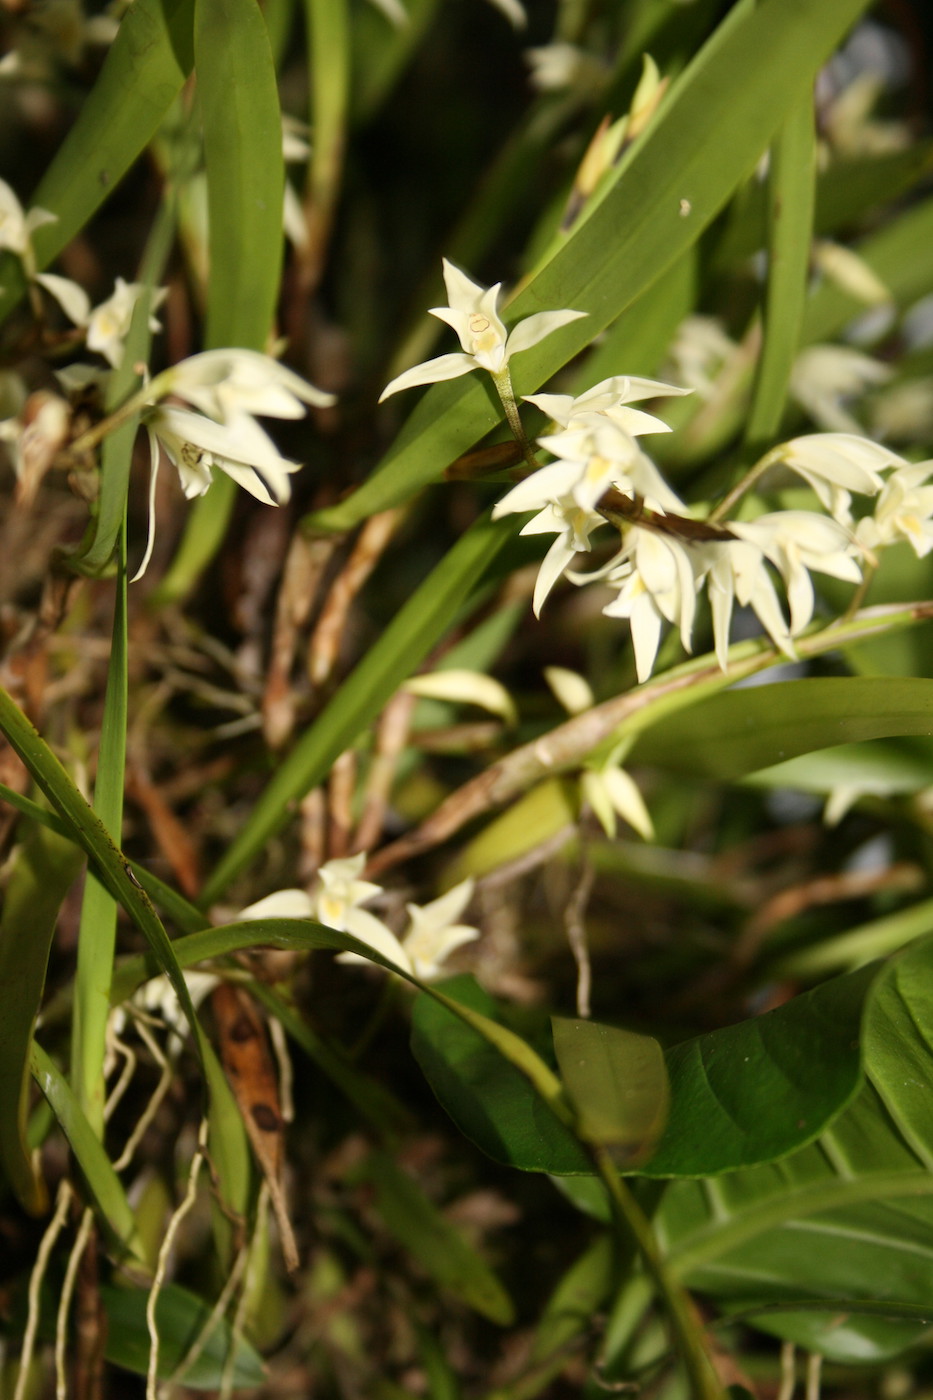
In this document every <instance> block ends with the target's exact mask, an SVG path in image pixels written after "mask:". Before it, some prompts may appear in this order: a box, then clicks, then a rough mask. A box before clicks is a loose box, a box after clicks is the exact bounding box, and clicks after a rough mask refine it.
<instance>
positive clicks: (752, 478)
mask: <svg viewBox="0 0 933 1400" xmlns="http://www.w3.org/2000/svg"><path fill="white" fill-rule="evenodd" d="M779 460H780V456H779V453H778V452H766V453H765V455H764V456H763V457H762V458H761V460H760V461H759V462H756V463H755V465H754V466H753V467H752V469H751V471H749V472H746V473H745V475H744V476H743V477H742V480H741V481H740V482H738V484H737V485H735V486H733V488H732V490H731V491H729V492H728V494H727V495H725V496H724V497H723V499H722V500H721V501H720V502H719V505H718V506H716V508H715V509H714V510H712V511H710V514H709V515H708V516H707V520H708V522H709V523H710V524H715V523H716V521H717V520H722V519H723V517H724V516H726V515H728V514H729V511H730V510H732V508H733V506H734V505H735V504H736V503H737V502H738V501H740V500H741V499H742V497H743V496H744V495H745V493H746V491H748V490H750V489H751V487H752V486H754V484H755V482H756V481H760V480H761V478H762V477H763V476H764V474H765V472H766V471H767V470H768V469H769V468H770V467H773V466H774V464H775V462H777V461H779Z"/></svg>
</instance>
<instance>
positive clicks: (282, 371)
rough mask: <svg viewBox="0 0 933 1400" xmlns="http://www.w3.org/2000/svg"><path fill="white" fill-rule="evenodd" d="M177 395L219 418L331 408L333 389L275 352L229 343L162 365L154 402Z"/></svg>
mask: <svg viewBox="0 0 933 1400" xmlns="http://www.w3.org/2000/svg"><path fill="white" fill-rule="evenodd" d="M168 394H173V395H175V396H176V397H177V398H180V399H184V400H185V402H186V403H189V404H191V405H192V407H194V408H197V409H199V410H200V412H201V413H205V414H207V416H208V417H209V418H214V419H216V421H217V422H218V423H226V422H230V421H231V420H240V419H241V418H242V416H243V415H244V414H257V415H259V416H261V417H265V418H302V417H303V416H304V414H305V413H306V412H307V405H310V406H311V407H314V408H328V407H330V406H331V405H332V404H333V403H335V402H336V400H335V397H334V395H333V394H328V393H326V392H325V391H324V390H323V389H318V388H317V387H316V386H315V385H314V384H309V383H308V381H307V380H306V379H302V378H301V375H299V374H295V372H294V370H290V369H289V368H288V367H287V366H286V365H283V364H282V363H281V362H280V361H279V360H274V359H273V358H272V357H271V355H261V354H260V353H259V352H258V351H256V350H243V349H240V348H231V349H223V350H204V351H202V352H201V354H200V355H192V356H191V357H190V358H189V359H187V360H181V361H180V362H179V363H178V364H177V365H173V366H172V367H171V369H167V370H163V371H162V373H161V374H159V375H157V376H156V377H155V379H153V381H152V383H151V384H150V386H149V398H148V401H149V402H150V403H156V402H157V401H158V400H159V399H163V398H165V397H166V396H167V395H168Z"/></svg>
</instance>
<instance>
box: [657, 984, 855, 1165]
mask: <svg viewBox="0 0 933 1400" xmlns="http://www.w3.org/2000/svg"><path fill="white" fill-rule="evenodd" d="M875 975H876V969H875V968H866V969H864V970H863V971H861V972H858V973H853V974H851V975H850V976H848V977H839V978H835V979H834V980H833V981H831V982H826V983H824V984H823V985H822V986H819V987H816V988H815V989H814V990H813V991H811V992H805V993H803V995H801V996H797V997H794V998H793V1000H792V1001H789V1002H787V1003H786V1004H785V1005H784V1006H781V1007H778V1008H777V1010H775V1011H769V1012H767V1013H766V1014H765V1015H764V1016H755V1017H752V1018H751V1019H749V1020H747V1021H741V1022H739V1024H738V1025H735V1026H726V1027H724V1028H723V1029H722V1030H718V1031H710V1032H708V1033H707V1034H705V1035H700V1036H696V1037H695V1038H694V1039H692V1040H687V1041H684V1042H683V1043H682V1044H680V1045H674V1046H671V1047H670V1048H669V1049H668V1050H667V1051H666V1058H667V1066H668V1070H669V1071H670V1076H671V1108H670V1115H669V1118H668V1125H667V1131H666V1132H665V1133H664V1135H663V1136H662V1138H661V1141H660V1143H659V1145H658V1148H657V1151H656V1152H655V1153H654V1155H653V1156H652V1157H651V1158H650V1159H649V1160H648V1162H647V1163H646V1164H645V1165H644V1166H642V1167H640V1168H639V1172H640V1173H641V1174H642V1175H646V1176H658V1177H663V1176H711V1175H713V1174H717V1173H721V1172H726V1171H732V1170H734V1169H735V1168H737V1167H741V1166H750V1165H752V1164H755V1163H758V1162H767V1161H773V1160H776V1159H779V1158H781V1157H786V1156H787V1155H788V1154H789V1153H791V1152H795V1151H796V1150H797V1149H798V1148H800V1147H802V1146H804V1144H806V1143H808V1142H812V1141H813V1139H814V1138H815V1137H816V1136H817V1134H818V1133H820V1132H821V1131H822V1130H823V1129H824V1128H825V1127H826V1125H827V1123H829V1122H831V1121H832V1120H833V1119H834V1118H835V1117H836V1116H837V1114H838V1113H839V1112H840V1111H841V1110H842V1109H843V1108H844V1107H845V1105H846V1104H847V1103H848V1102H849V1101H850V1100H851V1098H852V1097H853V1095H854V1094H855V1093H856V1092H857V1091H858V1088H859V1084H860V1082H861V1068H860V1060H859V1028H860V1024H861V1018H862V1009H863V1005H864V1002H865V995H866V992H867V991H868V989H869V987H870V986H871V983H872V980H873V978H874V977H875ZM814 1065H819V1067H820V1068H819V1073H818V1074H814V1072H813V1067H814Z"/></svg>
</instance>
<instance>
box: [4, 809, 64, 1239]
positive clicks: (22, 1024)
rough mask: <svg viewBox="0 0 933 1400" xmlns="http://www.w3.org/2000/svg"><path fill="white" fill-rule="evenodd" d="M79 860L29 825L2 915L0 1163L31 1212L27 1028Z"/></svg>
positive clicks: (34, 1179)
mask: <svg viewBox="0 0 933 1400" xmlns="http://www.w3.org/2000/svg"><path fill="white" fill-rule="evenodd" d="M21 826H22V823H21ZM82 864H83V855H82V853H81V851H80V850H79V849H78V847H77V846H75V845H73V844H72V842H70V841H68V840H67V839H66V838H65V837H63V836H58V835H56V834H55V833H54V832H51V831H48V830H45V829H44V828H42V827H34V828H33V829H32V830H31V831H29V832H28V834H27V835H26V837H25V840H23V841H22V844H21V845H20V847H19V852H18V854H17V855H16V857H15V863H14V865H13V868H12V870H11V871H10V873H9V877H8V879H7V884H6V889H5V890H4V896H3V914H2V916H0V1164H2V1166H3V1169H4V1171H5V1173H6V1176H7V1179H8V1181H9V1183H10V1185H11V1186H12V1188H13V1190H14V1192H15V1193H16V1196H17V1198H18V1200H19V1202H20V1204H21V1205H22V1206H23V1207H24V1209H26V1210H28V1211H31V1212H32V1213H33V1214H42V1213H43V1212H44V1210H45V1209H46V1206H47V1193H46V1190H45V1183H44V1181H43V1179H42V1177H41V1176H37V1175H36V1173H35V1171H34V1168H33V1163H32V1156H31V1153H30V1151H29V1145H28V1143H27V1141H26V1108H27V1090H28V1087H29V1054H30V1047H31V1043H32V1032H33V1027H34V1025H35V1020H36V1015H37V1014H38V1011H39V1006H40V1004H41V1001H42V992H43V989H44V987H45V973H46V967H47V965H48V959H49V949H50V947H51V943H52V936H53V934H54V933H55V925H56V922H57V920H58V914H59V910H60V909H61V906H62V901H63V900H64V898H65V895H66V894H67V893H68V890H69V889H70V888H71V886H72V884H73V883H74V880H75V877H76V876H77V874H78V871H79V870H80V868H81V865H82Z"/></svg>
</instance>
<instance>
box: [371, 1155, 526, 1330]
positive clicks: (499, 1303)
mask: <svg viewBox="0 0 933 1400" xmlns="http://www.w3.org/2000/svg"><path fill="white" fill-rule="evenodd" d="M361 1176H362V1177H363V1179H364V1180H365V1181H369V1182H370V1183H371V1184H372V1186H373V1188H374V1190H375V1207H376V1210H377V1211H378V1212H379V1214H380V1215H381V1216H382V1219H383V1221H384V1223H385V1225H386V1226H387V1228H388V1229H389V1230H390V1231H391V1232H392V1234H393V1235H395V1237H396V1239H398V1240H400V1241H401V1243H402V1244H403V1245H404V1246H405V1248H406V1249H407V1250H408V1251H409V1253H410V1254H412V1256H413V1257H414V1258H415V1259H417V1260H418V1262H419V1263H420V1264H421V1266H422V1268H424V1269H425V1270H427V1272H428V1274H429V1275H430V1276H431V1277H432V1278H433V1279H434V1280H435V1282H436V1283H438V1284H440V1286H441V1287H442V1288H445V1289H447V1290H448V1292H450V1293H453V1294H454V1295H455V1297H457V1298H460V1299H461V1301H462V1302H464V1303H466V1304H467V1306H468V1307H470V1308H473V1309H474V1311H476V1312H478V1313H481V1314H482V1316H483V1317H488V1318H489V1319H490V1320H491V1321H492V1322H498V1323H499V1324H500V1325H501V1326H507V1325H508V1324H509V1323H510V1322H512V1321H514V1318H515V1308H514V1305H513V1303H512V1300H511V1298H510V1297H509V1295H508V1293H507V1292H506V1291H505V1288H504V1287H503V1285H502V1283H501V1282H500V1281H499V1279H498V1278H497V1277H496V1275H495V1274H494V1273H493V1271H492V1269H490V1267H489V1265H488V1264H487V1263H486V1262H485V1261H484V1260H483V1259H481V1258H480V1256H479V1255H478V1254H477V1253H476V1251H475V1250H474V1249H473V1248H472V1247H471V1246H470V1245H469V1244H467V1242H466V1240H465V1239H464V1237H463V1236H462V1235H461V1234H460V1232H459V1231H458V1230H457V1229H455V1228H454V1226H453V1225H451V1224H450V1222H449V1221H448V1220H446V1219H445V1218H444V1216H443V1215H442V1214H441V1212H440V1211H439V1210H438V1209H437V1208H436V1206H434V1205H433V1204H432V1202H431V1201H429V1200H428V1198H427V1196H426V1195H425V1194H424V1192H423V1191H422V1190H421V1188H420V1187H419V1186H418V1185H417V1183H416V1182H415V1181H413V1180H412V1178H411V1177H410V1176H409V1175H408V1174H407V1173H406V1172H404V1171H402V1169H401V1168H400V1167H398V1166H396V1164H395V1162H394V1161H393V1160H392V1158H391V1157H390V1156H389V1155H388V1154H387V1153H385V1152H374V1153H373V1154H372V1156H371V1157H369V1158H368V1159H367V1161H366V1163H365V1164H364V1166H363V1169H362V1171H361Z"/></svg>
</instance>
